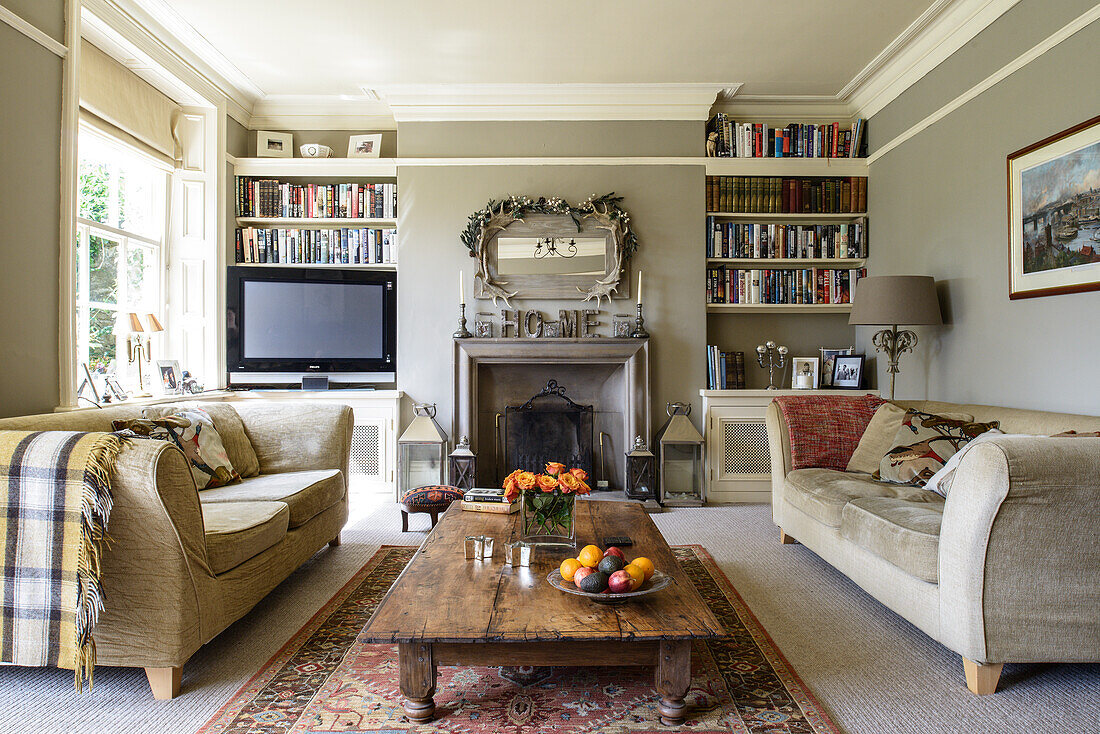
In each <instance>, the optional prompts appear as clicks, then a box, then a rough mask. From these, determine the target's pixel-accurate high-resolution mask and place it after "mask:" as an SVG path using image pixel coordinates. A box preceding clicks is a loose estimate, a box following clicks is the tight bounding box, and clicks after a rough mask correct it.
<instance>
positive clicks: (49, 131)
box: [0, 0, 64, 416]
mask: <svg viewBox="0 0 1100 734" xmlns="http://www.w3.org/2000/svg"><path fill="white" fill-rule="evenodd" d="M63 6H64V4H63V2H61V0H48V1H47V0H38V1H37V2H34V3H17V4H15V5H14V6H13V8H12V9H13V10H15V11H16V12H19V13H20V14H22V11H23V10H27V11H28V12H27V14H26V15H25V16H24V17H26V18H27V19H28V20H31V21H34V22H41V23H42V27H43V30H45V31H46V32H47V33H49V34H50V35H51V36H55V37H56V38H58V40H61V39H62V38H63V35H64V33H63V28H64V22H63V15H62V13H63ZM32 9H33V12H31V11H32ZM61 66H62V64H61V59H60V58H58V57H57V56H56V55H54V54H53V53H51V52H50V51H47V50H46V49H44V48H42V47H41V46H39V45H38V44H37V43H35V42H34V41H32V40H30V39H29V38H27V37H26V36H24V35H22V34H21V33H19V32H18V31H15V30H14V29H12V28H11V27H9V26H8V25H5V24H0V69H3V73H0V110H3V113H2V114H0V201H2V202H3V203H4V204H3V207H0V265H2V267H0V314H3V318H2V319H0V416H11V415H21V414H26V413H40V412H44V411H49V410H52V409H53V408H54V407H56V406H57V404H58V401H59V391H58V377H57V375H58V316H57V304H58V252H59V233H58V222H59V218H58V213H59V211H60V207H61V199H60V196H61Z"/></svg>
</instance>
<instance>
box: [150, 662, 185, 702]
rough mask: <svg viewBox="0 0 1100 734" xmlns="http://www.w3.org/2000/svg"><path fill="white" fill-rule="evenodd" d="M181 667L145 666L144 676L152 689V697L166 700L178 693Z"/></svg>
mask: <svg viewBox="0 0 1100 734" xmlns="http://www.w3.org/2000/svg"><path fill="white" fill-rule="evenodd" d="M181 673H183V667H182V666H177V667H175V668H146V669H145V677H146V678H148V679H149V687H150V688H151V689H153V698H155V699H157V700H158V701H167V700H170V699H173V698H175V697H176V696H178V695H180V676H181Z"/></svg>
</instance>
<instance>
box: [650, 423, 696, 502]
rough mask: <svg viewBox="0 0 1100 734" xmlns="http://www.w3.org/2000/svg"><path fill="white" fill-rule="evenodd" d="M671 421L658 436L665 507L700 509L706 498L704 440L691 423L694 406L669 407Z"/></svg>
mask: <svg viewBox="0 0 1100 734" xmlns="http://www.w3.org/2000/svg"><path fill="white" fill-rule="evenodd" d="M666 411H667V412H668V421H666V422H665V425H664V426H663V427H662V428H661V430H660V431H658V432H657V443H658V446H659V449H658V450H659V452H660V460H661V476H660V480H661V481H660V489H661V504H663V505H665V506H667V507H699V506H701V505H702V504H703V502H704V501H705V499H706V498H705V497H704V496H703V436H702V435H701V434H700V433H699V431H697V430H696V429H695V426H694V425H693V424H692V422H691V419H689V418H688V416H689V415H691V405H690V404H688V403H668V405H667V406H666Z"/></svg>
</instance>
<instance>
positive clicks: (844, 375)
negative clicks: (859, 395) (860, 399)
mask: <svg viewBox="0 0 1100 734" xmlns="http://www.w3.org/2000/svg"><path fill="white" fill-rule="evenodd" d="M833 387H835V388H839V389H841V390H858V389H860V388H861V387H863V355H862V354H839V355H837V357H836V360H835V361H834V362H833Z"/></svg>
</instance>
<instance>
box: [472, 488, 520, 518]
mask: <svg viewBox="0 0 1100 734" xmlns="http://www.w3.org/2000/svg"><path fill="white" fill-rule="evenodd" d="M462 509H463V510H469V511H470V512H492V513H496V514H498V515H511V514H512V513H513V512H515V511H516V510H518V509H519V500H518V499H516V500H515V501H513V502H509V501H508V498H507V497H505V496H504V490H503V489H471V490H467V491H466V493H465V494H463V495H462Z"/></svg>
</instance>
